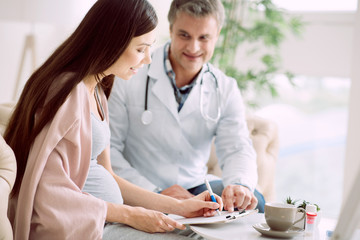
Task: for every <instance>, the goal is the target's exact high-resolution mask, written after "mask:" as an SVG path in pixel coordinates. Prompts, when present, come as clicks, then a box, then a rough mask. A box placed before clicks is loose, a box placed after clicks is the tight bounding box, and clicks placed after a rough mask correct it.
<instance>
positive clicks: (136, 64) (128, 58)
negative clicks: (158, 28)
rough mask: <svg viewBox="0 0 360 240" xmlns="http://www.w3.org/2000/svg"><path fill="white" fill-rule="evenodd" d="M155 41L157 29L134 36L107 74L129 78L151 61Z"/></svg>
mask: <svg viewBox="0 0 360 240" xmlns="http://www.w3.org/2000/svg"><path fill="white" fill-rule="evenodd" d="M154 42H155V30H153V31H151V32H148V33H146V34H144V35H141V36H138V37H134V38H133V39H132V40H131V42H130V44H129V46H128V47H127V48H126V49H125V51H124V52H123V53H122V54H121V56H120V57H119V59H118V60H117V61H116V62H115V63H114V64H113V65H112V66H111V67H110V68H109V69H108V70H106V71H105V74H106V75H109V74H114V75H116V76H118V77H120V78H122V79H125V80H129V79H130V78H131V77H132V76H133V75H134V74H136V73H137V71H138V70H139V69H140V68H141V67H143V66H144V64H149V63H151V53H150V48H151V46H152V44H153V43H154Z"/></svg>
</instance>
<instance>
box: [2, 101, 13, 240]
mask: <svg viewBox="0 0 360 240" xmlns="http://www.w3.org/2000/svg"><path fill="white" fill-rule="evenodd" d="M11 111H12V106H11V104H8V105H0V239H3V240H8V239H13V234H12V228H11V225H10V222H9V219H8V218H7V209H8V199H9V194H10V192H11V189H12V187H13V185H14V182H15V176H16V160H15V155H14V153H13V151H12V149H11V148H10V147H9V146H8V145H7V144H6V142H5V140H4V138H3V137H2V134H3V131H4V129H5V126H6V123H7V120H8V116H9V115H10V113H11Z"/></svg>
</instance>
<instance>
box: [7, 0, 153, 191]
mask: <svg viewBox="0 0 360 240" xmlns="http://www.w3.org/2000/svg"><path fill="white" fill-rule="evenodd" d="M157 21H158V19H157V16H156V13H155V11H154V9H153V7H152V6H151V5H150V4H149V3H148V2H147V0H98V1H97V2H96V3H95V4H94V6H93V7H92V8H91V9H90V10H89V12H88V13H87V14H86V16H85V17H84V19H83V20H82V22H81V23H80V25H79V26H78V27H77V29H76V30H75V31H74V33H73V34H72V35H71V36H70V37H69V38H68V39H67V40H66V41H65V42H64V43H63V44H62V45H60V46H59V47H58V48H57V49H56V50H55V52H54V53H53V54H52V55H51V56H50V57H49V58H48V59H47V60H46V61H45V63H44V64H43V65H42V66H41V67H40V68H39V69H37V70H36V71H35V72H34V73H33V74H32V75H31V77H30V78H29V80H28V81H27V83H26V84H25V86H24V89H23V91H22V93H21V96H20V98H19V101H18V102H17V105H16V107H15V110H14V112H13V114H12V116H11V118H10V121H9V124H8V126H7V129H6V130H5V134H4V139H5V140H6V142H7V143H8V144H9V145H10V147H11V148H12V149H13V151H14V153H15V156H16V161H17V176H16V180H15V185H14V188H13V190H12V196H16V195H18V193H19V191H20V186H21V182H22V179H23V176H24V172H25V168H26V164H27V159H28V155H29V151H30V148H31V146H32V144H33V143H34V140H35V138H36V136H37V135H38V134H39V133H40V132H41V130H42V129H43V128H44V127H45V125H47V124H48V123H49V122H50V121H51V120H52V119H53V117H54V116H55V114H56V112H57V111H58V109H59V108H60V106H61V105H62V104H63V103H64V102H65V100H66V98H67V96H68V95H69V94H70V92H71V90H72V89H73V88H74V87H76V85H77V84H78V83H79V82H81V81H82V80H83V79H84V77H86V76H88V75H96V76H97V79H98V80H99V81H100V80H101V81H100V84H101V86H102V88H103V89H104V92H105V94H106V96H107V97H108V96H109V94H110V92H111V88H112V83H113V81H114V76H113V75H110V76H104V74H103V72H104V71H105V70H106V69H108V68H109V67H110V66H111V65H113V64H114V63H115V61H116V60H117V59H118V58H119V57H120V55H121V54H122V53H123V52H124V50H125V49H126V48H127V46H128V45H129V43H130V41H131V40H132V38H133V37H137V36H140V35H143V34H145V33H148V32H150V31H151V30H153V29H154V28H155V27H156V25H157ZM69 72H70V73H72V74H70V79H68V80H67V81H66V82H64V84H63V86H62V87H61V89H60V90H59V91H57V92H56V93H55V95H54V97H52V98H51V99H47V98H46V97H47V94H48V91H49V88H50V86H51V85H52V84H53V82H54V81H56V80H57V79H59V76H60V75H62V74H65V73H69ZM45 99H46V104H44V103H45ZM40 108H41V114H40V115H37V116H36V118H37V119H36V122H35V113H36V112H37V111H38V110H39V109H40Z"/></svg>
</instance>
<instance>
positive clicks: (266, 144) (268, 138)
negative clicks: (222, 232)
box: [0, 103, 279, 239]
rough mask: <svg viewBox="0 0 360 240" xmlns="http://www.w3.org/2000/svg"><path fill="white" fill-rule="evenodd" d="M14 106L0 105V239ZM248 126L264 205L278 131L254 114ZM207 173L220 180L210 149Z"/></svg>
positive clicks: (8, 232)
mask: <svg viewBox="0 0 360 240" xmlns="http://www.w3.org/2000/svg"><path fill="white" fill-rule="evenodd" d="M13 106H14V104H12V103H8V104H0V239H12V228H11V225H10V222H9V220H8V218H7V207H8V197H9V194H10V192H11V189H12V187H13V184H14V181H15V176H16V159H15V156H14V153H13V152H12V150H11V148H10V147H9V146H8V145H7V144H6V142H5V141H4V139H3V137H2V135H3V133H4V130H5V127H6V125H7V122H8V120H9V117H10V115H11V112H12V110H13ZM247 124H248V128H249V132H250V137H251V139H252V142H253V145H254V148H255V150H256V153H257V164H258V176H259V179H258V185H257V187H256V188H257V190H258V191H260V192H261V193H262V194H263V195H264V198H265V200H266V201H267V202H269V201H274V200H275V182H274V178H275V166H276V161H277V157H278V151H279V139H278V130H277V126H276V124H275V123H274V122H271V121H269V120H267V119H264V118H261V117H259V116H256V115H248V116H247ZM208 172H209V173H211V174H214V175H217V176H220V177H221V169H220V167H219V165H218V161H217V158H216V153H215V146H214V144H213V146H212V148H211V154H210V158H209V162H208Z"/></svg>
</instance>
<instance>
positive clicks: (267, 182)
mask: <svg viewBox="0 0 360 240" xmlns="http://www.w3.org/2000/svg"><path fill="white" fill-rule="evenodd" d="M246 121H247V124H248V128H249V132H250V138H251V140H252V142H253V146H254V148H255V151H256V154H257V165H258V185H257V186H256V189H257V190H258V191H259V192H261V193H262V194H263V195H264V198H265V201H266V202H271V201H274V200H275V182H274V179H275V166H276V161H277V158H278V153H279V137H278V130H277V125H276V124H275V123H274V122H271V121H269V120H267V119H264V118H261V117H258V116H255V115H252V116H248V117H247V119H246ZM208 172H209V173H211V174H214V175H216V176H219V177H221V169H220V167H219V165H218V160H217V157H216V153H215V145H214V143H213V145H212V148H211V154H210V159H209V162H208Z"/></svg>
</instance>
